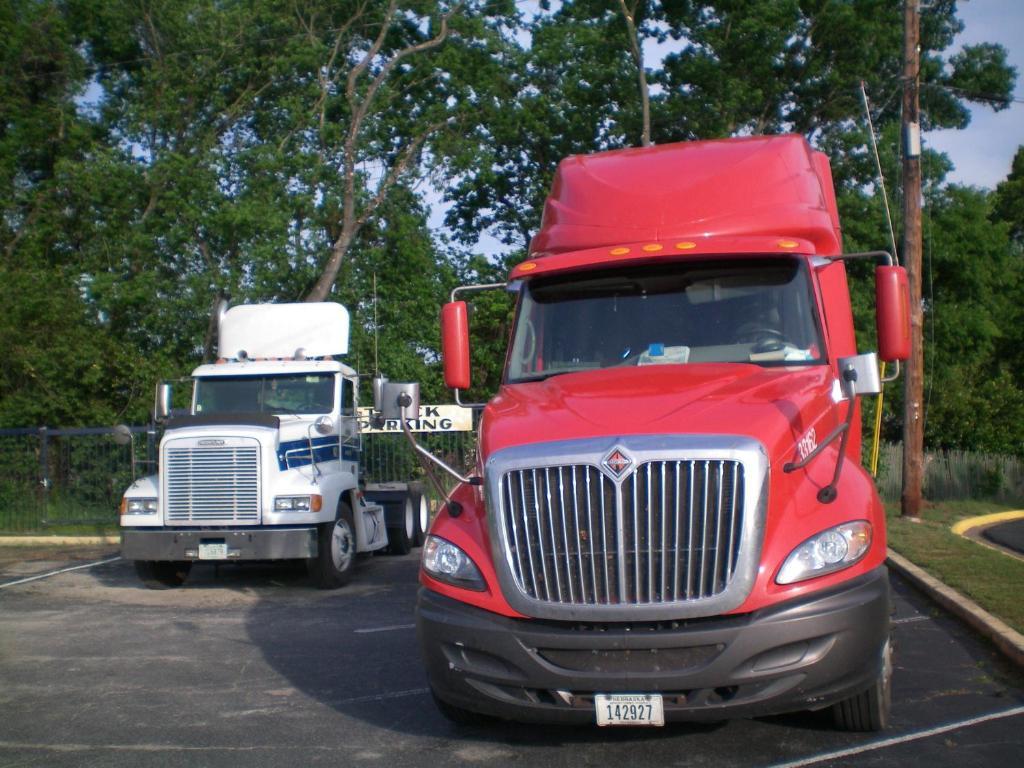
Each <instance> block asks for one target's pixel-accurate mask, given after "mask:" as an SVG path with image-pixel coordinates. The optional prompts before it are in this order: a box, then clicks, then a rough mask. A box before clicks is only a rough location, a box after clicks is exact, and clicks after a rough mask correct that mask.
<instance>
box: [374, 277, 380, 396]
mask: <svg viewBox="0 0 1024 768" xmlns="http://www.w3.org/2000/svg"><path fill="white" fill-rule="evenodd" d="M378 336H379V333H378V326H377V273H376V272H374V273H373V373H374V375H375V376H380V358H379V357H378V350H377V347H378V338H377V337H378Z"/></svg>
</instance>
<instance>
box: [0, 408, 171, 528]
mask: <svg viewBox="0 0 1024 768" xmlns="http://www.w3.org/2000/svg"><path fill="white" fill-rule="evenodd" d="M131 431H132V434H133V440H132V442H131V443H129V444H126V445H119V444H118V443H116V442H115V441H114V439H113V432H114V430H113V429H112V428H110V427H84V428H78V429H50V428H47V427H42V428H40V429H0V530H3V531H9V532H23V531H35V530H41V529H46V528H51V527H54V526H94V525H104V524H111V523H115V522H116V516H117V507H118V504H119V503H120V501H121V494H122V493H124V490H125V488H127V487H128V485H129V484H130V483H131V481H132V461H133V456H134V460H135V462H136V464H137V468H138V471H139V473H140V474H145V473H146V469H145V467H146V466H147V462H150V463H151V462H152V460H153V458H154V457H155V453H156V451H155V435H153V434H151V433H149V431H148V430H147V428H146V427H132V428H131ZM133 450H134V454H133Z"/></svg>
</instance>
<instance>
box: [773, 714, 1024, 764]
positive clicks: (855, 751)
mask: <svg viewBox="0 0 1024 768" xmlns="http://www.w3.org/2000/svg"><path fill="white" fill-rule="evenodd" d="M1017 715H1024V707H1014V708H1013V709H1008V710H1006V711H1004V712H993V713H992V714H991V715H982V716H981V717H972V718H971V719H970V720H961V721H960V722H957V723H950V724H949V725H940V726H939V727H938V728H929V729H928V730H926V731H917V732H916V733H908V734H905V735H903V736H896V737H894V738H892V739H883V740H882V741H874V742H871V743H868V744H861V745H860V746H859V747H851V748H850V749H840V750H838V751H836V752H827V753H825V754H823V755H816V756H814V757H806V758H804V759H802V760H794V761H792V762H790V763H776V764H775V765H773V766H771V767H770V768H804V766H808V765H817V764H818V763H824V762H827V761H829V760H836V759H838V758H840V757H852V756H854V755H862V754H864V753H865V752H873V751H874V750H876V749H885V748H886V747H894V746H896V745H897V744H906V743H907V742H910V741H919V740H921V739H927V738H929V737H931V736H938V735H939V734H940V733H948V732H949V731H958V730H960V729H961V728H969V727H970V726H972V725H978V724H980V723H987V722H989V721H991V720H1002V719H1004V718H1007V717H1015V716H1017Z"/></svg>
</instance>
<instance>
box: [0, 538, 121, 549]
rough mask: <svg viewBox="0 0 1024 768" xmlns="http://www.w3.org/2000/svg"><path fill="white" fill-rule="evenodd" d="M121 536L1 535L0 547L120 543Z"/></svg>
mask: <svg viewBox="0 0 1024 768" xmlns="http://www.w3.org/2000/svg"><path fill="white" fill-rule="evenodd" d="M120 543H121V537H120V536H0V547H7V546H11V547H21V546H25V547H28V546H33V547H36V546H39V545H41V544H44V545H45V544H53V545H56V546H59V547H66V546H69V545H74V544H84V545H87V546H92V545H96V544H120Z"/></svg>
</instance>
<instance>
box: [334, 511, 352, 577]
mask: <svg viewBox="0 0 1024 768" xmlns="http://www.w3.org/2000/svg"><path fill="white" fill-rule="evenodd" d="M354 555H355V542H354V541H353V539H352V529H351V528H349V525H348V521H347V520H336V521H335V522H334V529H333V530H332V531H331V562H333V563H334V567H335V569H337V570H339V571H344V570H347V569H348V567H349V565H351V563H352V558H353V557H354Z"/></svg>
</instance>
